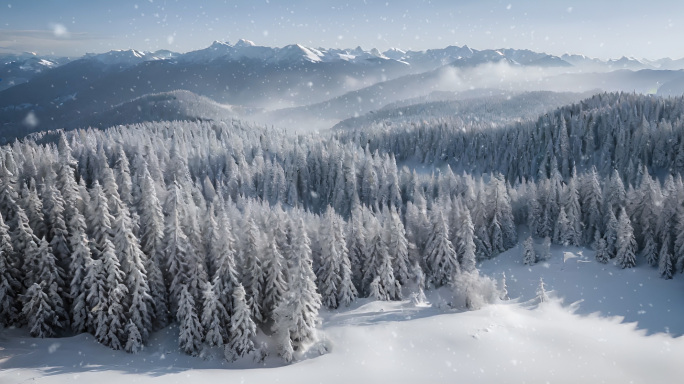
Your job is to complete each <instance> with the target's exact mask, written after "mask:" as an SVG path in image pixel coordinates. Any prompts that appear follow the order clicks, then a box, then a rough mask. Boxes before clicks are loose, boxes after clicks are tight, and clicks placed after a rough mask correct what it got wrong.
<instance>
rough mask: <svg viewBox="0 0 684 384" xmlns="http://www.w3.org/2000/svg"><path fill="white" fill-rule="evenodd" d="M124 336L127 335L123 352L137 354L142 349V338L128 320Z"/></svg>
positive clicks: (133, 324) (131, 321)
mask: <svg viewBox="0 0 684 384" xmlns="http://www.w3.org/2000/svg"><path fill="white" fill-rule="evenodd" d="M124 332H125V334H126V335H127V340H126V345H125V346H124V350H126V352H128V353H138V352H140V351H141V350H142V349H143V338H142V336H141V335H140V332H139V331H138V327H137V326H136V325H135V323H134V322H133V320H129V321H128V324H126V329H125V331H124Z"/></svg>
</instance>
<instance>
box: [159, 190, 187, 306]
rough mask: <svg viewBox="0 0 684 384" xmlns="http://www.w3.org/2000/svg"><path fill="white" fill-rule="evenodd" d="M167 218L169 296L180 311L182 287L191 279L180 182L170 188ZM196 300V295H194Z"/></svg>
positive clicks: (165, 228)
mask: <svg viewBox="0 0 684 384" xmlns="http://www.w3.org/2000/svg"><path fill="white" fill-rule="evenodd" d="M166 202H167V204H166V207H165V209H166V211H167V212H166V215H167V216H166V220H165V227H164V243H165V244H166V249H165V251H164V256H165V259H166V271H165V272H166V275H167V276H168V278H167V279H166V281H168V284H169V287H168V291H169V296H170V304H171V305H170V307H171V308H170V309H171V311H172V312H174V313H175V312H177V311H178V303H179V300H180V293H181V288H182V286H183V285H186V289H188V287H187V284H188V282H189V280H190V276H189V268H188V266H187V263H188V262H189V258H190V257H189V253H190V250H189V247H190V245H189V241H188V237H187V236H186V235H185V233H184V232H183V228H182V226H181V222H180V218H179V215H180V212H179V206H180V203H181V202H180V195H179V187H178V184H177V183H175V184H174V185H173V186H172V187H171V189H170V190H169V195H168V196H167V200H166ZM193 300H194V295H193Z"/></svg>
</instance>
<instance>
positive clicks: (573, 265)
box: [0, 246, 684, 384]
mask: <svg viewBox="0 0 684 384" xmlns="http://www.w3.org/2000/svg"><path fill="white" fill-rule="evenodd" d="M520 253H521V250H520V246H518V247H516V248H514V249H512V250H509V251H508V252H506V253H504V254H502V255H500V256H498V257H497V258H495V259H493V260H490V261H487V262H485V263H483V264H482V265H481V266H480V267H481V272H482V273H483V274H487V275H490V276H493V277H496V278H499V277H500V275H501V272H502V271H505V272H506V275H507V283H508V291H509V294H510V296H511V297H513V298H514V299H513V300H511V301H507V302H502V303H498V304H493V305H489V306H487V307H485V308H483V309H480V310H476V311H470V312H463V311H459V310H451V309H447V308H444V307H443V306H438V305H436V304H438V303H440V302H442V301H443V300H444V297H445V296H447V295H448V292H446V291H444V290H441V291H439V292H432V293H431V294H430V300H431V301H432V303H433V304H435V305H432V306H420V307H416V306H414V305H413V304H411V303H410V302H409V301H403V302H370V301H368V300H367V299H363V300H359V301H358V302H357V303H356V304H355V305H354V306H353V307H351V308H345V309H340V310H337V311H323V312H321V317H322V326H321V332H320V337H321V339H322V341H321V345H322V346H326V347H327V348H328V349H329V353H327V354H324V355H319V354H318V353H314V352H312V353H310V354H309V355H308V356H306V357H305V358H303V359H301V360H300V361H298V362H295V363H293V364H291V365H283V363H282V362H281V360H280V359H278V358H277V357H269V358H267V359H266V361H265V362H264V363H263V364H255V363H252V362H251V360H250V361H240V362H237V363H232V364H231V363H226V362H224V361H223V360H221V359H219V358H213V359H209V360H202V359H199V358H193V357H190V356H187V355H184V354H182V353H181V352H179V351H178V349H177V347H176V345H175V340H176V334H175V332H176V330H175V328H167V329H165V330H163V331H161V332H158V333H157V334H155V335H154V337H153V338H152V340H151V341H150V343H149V345H148V346H147V347H146V349H145V350H144V351H142V352H141V353H139V354H137V355H130V354H126V353H125V352H120V351H112V350H110V349H109V348H106V347H103V346H101V345H99V344H97V343H96V342H95V341H94V340H93V338H92V337H91V336H88V335H79V336H76V337H71V338H61V339H33V338H30V337H29V336H28V332H27V331H26V330H25V329H21V330H16V329H9V330H0V383H3V384H14V383H25V382H37V383H63V382H70V383H71V382H73V383H98V384H107V383H121V382H129V383H162V382H163V383H185V384H188V383H205V382H207V383H208V382H235V383H237V382H240V383H289V382H297V383H319V382H325V383H347V382H357V383H368V382H376V383H418V382H420V383H453V382H456V381H458V382H485V383H493V382H497V383H505V382H516V383H517V382H530V383H542V382H550V383H577V382H587V383H595V382H596V383H598V382H606V383H627V382H634V383H671V382H676V381H677V380H678V378H680V377H682V376H683V375H684V365H682V364H681V357H682V356H684V338H682V337H680V336H681V335H682V333H684V324H683V322H682V321H681V319H682V318H683V316H682V315H683V311H684V286H683V285H684V279H682V276H681V275H677V276H676V277H675V279H674V280H670V281H666V280H663V279H660V278H659V277H658V274H657V272H656V271H655V270H652V269H650V268H649V267H646V266H642V265H640V266H638V267H637V268H635V269H631V270H621V269H619V268H617V267H615V266H613V265H610V264H608V265H601V264H598V263H596V262H595V261H594V260H593V251H591V250H588V249H580V248H572V247H566V248H560V247H558V248H553V256H552V258H551V259H550V260H549V261H548V262H543V263H540V264H537V265H534V266H531V267H528V266H525V265H523V264H522V263H521V262H520V261H521V260H522V256H521V255H520ZM564 253H565V254H564ZM540 276H541V277H543V278H544V281H545V283H546V285H547V289H548V290H551V291H553V292H552V293H551V296H552V297H555V298H556V299H554V300H553V301H551V302H548V303H544V304H542V305H538V304H537V302H536V301H535V300H534V297H535V291H536V290H537V287H538V282H539V277H540ZM440 295H441V297H440ZM560 298H562V303H561V300H560ZM438 307H442V308H438ZM635 322H636V324H635ZM665 332H667V333H665Z"/></svg>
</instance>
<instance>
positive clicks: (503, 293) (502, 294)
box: [499, 272, 509, 300]
mask: <svg viewBox="0 0 684 384" xmlns="http://www.w3.org/2000/svg"><path fill="white" fill-rule="evenodd" d="M500 287H501V288H500V289H499V299H500V300H508V299H509V297H508V285H506V272H501V283H500Z"/></svg>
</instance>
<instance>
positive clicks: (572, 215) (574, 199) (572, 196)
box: [559, 168, 582, 246]
mask: <svg viewBox="0 0 684 384" xmlns="http://www.w3.org/2000/svg"><path fill="white" fill-rule="evenodd" d="M576 171H577V169H576V168H573V174H572V177H571V178H570V180H569V181H568V184H567V185H566V186H565V188H564V189H563V192H564V193H563V197H564V201H563V205H564V208H565V214H566V215H567V219H568V235H567V240H566V241H567V243H568V244H570V245H574V246H579V245H580V244H581V243H582V209H581V207H580V195H579V189H578V187H577V172H576ZM559 221H560V219H559Z"/></svg>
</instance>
